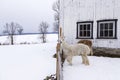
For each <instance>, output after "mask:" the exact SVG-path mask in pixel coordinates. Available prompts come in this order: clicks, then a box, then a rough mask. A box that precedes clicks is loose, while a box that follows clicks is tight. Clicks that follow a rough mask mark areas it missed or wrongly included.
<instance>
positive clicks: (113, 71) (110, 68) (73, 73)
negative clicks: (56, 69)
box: [63, 56, 120, 80]
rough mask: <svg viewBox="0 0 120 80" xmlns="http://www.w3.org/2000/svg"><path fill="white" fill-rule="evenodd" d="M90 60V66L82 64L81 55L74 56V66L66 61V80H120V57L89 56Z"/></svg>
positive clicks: (64, 68)
mask: <svg viewBox="0 0 120 80" xmlns="http://www.w3.org/2000/svg"><path fill="white" fill-rule="evenodd" d="M89 61H90V65H89V66H85V65H83V64H81V62H82V60H81V57H80V56H75V57H73V65H72V66H70V65H68V63H67V61H65V63H64V67H63V78H64V80H120V69H119V68H120V58H108V57H93V56H89Z"/></svg>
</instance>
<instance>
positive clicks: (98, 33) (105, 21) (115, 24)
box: [97, 19, 118, 39]
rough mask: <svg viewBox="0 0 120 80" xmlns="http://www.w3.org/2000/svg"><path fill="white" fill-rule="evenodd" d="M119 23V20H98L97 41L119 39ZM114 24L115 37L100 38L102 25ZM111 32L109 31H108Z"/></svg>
mask: <svg viewBox="0 0 120 80" xmlns="http://www.w3.org/2000/svg"><path fill="white" fill-rule="evenodd" d="M117 21H118V19H108V20H98V21H97V39H117ZM105 23H106V24H109V23H112V24H113V36H112V37H110V36H108V37H106V36H103V37H102V36H100V24H105ZM104 29H105V28H104ZM108 30H109V29H108Z"/></svg>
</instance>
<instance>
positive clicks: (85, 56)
mask: <svg viewBox="0 0 120 80" xmlns="http://www.w3.org/2000/svg"><path fill="white" fill-rule="evenodd" d="M84 58H85V65H89V60H88V57H87V54H85V55H84Z"/></svg>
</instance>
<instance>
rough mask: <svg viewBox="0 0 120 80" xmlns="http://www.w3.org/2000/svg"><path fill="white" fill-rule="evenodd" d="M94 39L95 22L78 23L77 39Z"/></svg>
mask: <svg viewBox="0 0 120 80" xmlns="http://www.w3.org/2000/svg"><path fill="white" fill-rule="evenodd" d="M82 38H83V39H90V38H93V21H84V22H77V39H82Z"/></svg>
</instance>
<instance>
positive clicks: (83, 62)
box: [81, 55, 85, 64]
mask: <svg viewBox="0 0 120 80" xmlns="http://www.w3.org/2000/svg"><path fill="white" fill-rule="evenodd" d="M81 57H82V64H85V59H84V56H83V55H81Z"/></svg>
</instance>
